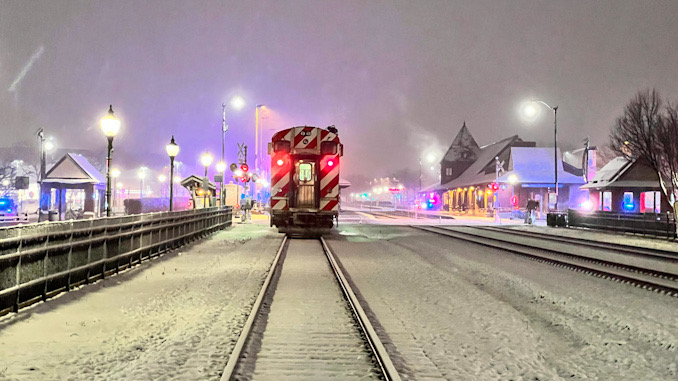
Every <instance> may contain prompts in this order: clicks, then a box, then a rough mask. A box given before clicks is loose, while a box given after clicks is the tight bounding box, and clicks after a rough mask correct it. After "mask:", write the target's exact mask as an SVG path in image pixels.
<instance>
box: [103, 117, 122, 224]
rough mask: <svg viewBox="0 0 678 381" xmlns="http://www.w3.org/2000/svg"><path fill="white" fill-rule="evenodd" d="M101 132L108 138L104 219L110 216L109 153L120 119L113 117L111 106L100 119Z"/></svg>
mask: <svg viewBox="0 0 678 381" xmlns="http://www.w3.org/2000/svg"><path fill="white" fill-rule="evenodd" d="M101 130H102V131H103V132H104V135H106V138H108V154H107V155H106V217H110V216H111V151H113V138H114V137H115V135H116V134H117V133H118V131H120V119H118V118H116V116H115V115H113V105H110V106H109V108H108V114H107V115H106V116H104V117H103V118H102V119H101Z"/></svg>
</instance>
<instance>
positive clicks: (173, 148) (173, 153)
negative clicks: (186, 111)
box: [165, 135, 179, 212]
mask: <svg viewBox="0 0 678 381" xmlns="http://www.w3.org/2000/svg"><path fill="white" fill-rule="evenodd" d="M165 150H166V151H167V156H169V158H170V177H169V186H170V193H169V210H170V212H171V211H172V200H173V198H174V181H175V180H174V158H175V157H177V155H178V154H179V145H177V143H175V142H174V135H172V140H170V142H169V144H168V145H166V146H165Z"/></svg>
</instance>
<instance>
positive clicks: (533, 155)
mask: <svg viewBox="0 0 678 381" xmlns="http://www.w3.org/2000/svg"><path fill="white" fill-rule="evenodd" d="M561 157H562V156H561V155H560V149H559V150H558V158H561ZM553 161H554V157H553V148H549V147H511V159H510V162H509V166H508V168H509V170H508V171H506V172H504V173H503V174H502V175H501V176H499V179H498V181H499V182H500V183H508V182H509V178H511V177H512V176H515V181H516V183H517V184H524V183H536V184H549V183H550V184H553V181H554V178H553V174H554V164H553ZM585 182H586V181H584V178H583V177H580V176H575V175H573V174H571V173H569V172H567V171H565V170H564V169H563V162H562V160H558V183H559V184H584V183H585Z"/></svg>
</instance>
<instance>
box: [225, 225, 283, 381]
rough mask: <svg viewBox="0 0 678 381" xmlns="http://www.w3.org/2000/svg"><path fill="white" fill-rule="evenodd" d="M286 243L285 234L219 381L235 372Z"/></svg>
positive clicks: (226, 380) (230, 376) (226, 378)
mask: <svg viewBox="0 0 678 381" xmlns="http://www.w3.org/2000/svg"><path fill="white" fill-rule="evenodd" d="M286 244H287V236H285V238H283V241H282V243H281V244H280V249H278V253H277V254H276V255H275V258H274V259H273V263H271V268H270V270H269V271H268V275H267V276H266V279H265V280H264V284H263V285H262V286H261V290H260V291H259V295H257V299H256V300H255V301H254V305H253V306H252V310H251V311H250V315H249V316H248V317H247V320H246V321H245V325H244V326H243V329H242V331H241V332H240V336H239V337H238V341H237V342H236V343H235V347H234V348H233V351H232V352H231V355H230V356H229V358H228V362H226V367H225V368H224V372H223V373H222V374H221V381H229V380H231V378H232V377H233V373H234V372H235V368H236V366H237V365H238V361H239V360H240V357H241V356H242V354H243V351H244V350H245V344H246V343H247V339H248V338H249V336H250V334H251V333H252V327H254V320H255V319H256V317H257V315H259V311H260V310H261V305H262V302H263V300H264V297H265V296H266V294H267V293H268V291H269V290H268V289H269V286H270V285H271V279H272V278H273V275H274V274H275V272H276V271H278V262H280V257H281V256H282V253H283V251H284V250H285V249H286V247H287V246H286Z"/></svg>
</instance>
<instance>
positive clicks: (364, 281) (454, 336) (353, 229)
mask: <svg viewBox="0 0 678 381" xmlns="http://www.w3.org/2000/svg"><path fill="white" fill-rule="evenodd" d="M341 230H342V231H341V233H340V234H337V235H336V236H335V237H334V238H333V239H332V240H330V241H329V244H330V246H331V247H332V248H333V249H334V250H335V252H336V253H337V255H338V256H339V258H340V260H341V261H342V264H343V266H344V267H345V268H346V270H347V272H348V273H349V274H350V277H351V278H352V281H353V282H354V283H355V285H356V286H357V289H358V290H359V292H360V293H361V295H362V297H363V298H364V299H365V300H366V303H367V304H368V305H369V310H370V311H371V313H372V314H373V315H374V316H375V318H376V320H377V321H378V324H377V327H378V328H377V329H378V330H379V331H380V334H381V335H382V336H383V338H384V340H385V341H387V342H388V341H390V342H391V343H392V345H389V346H388V347H389V348H390V349H391V350H393V351H394V352H395V353H393V354H392V356H393V357H394V358H395V360H394V361H396V366H397V367H398V368H399V370H400V371H401V372H402V374H403V376H404V378H409V379H423V378H434V377H435V371H437V372H438V373H439V375H440V377H441V378H444V379H448V380H494V379H502V380H504V379H505V380H519V379H523V380H550V379H584V378H592V379H610V380H611V379H614V380H620V379H623V380H667V379H677V378H678V369H677V367H678V360H677V359H676V358H678V356H677V353H676V347H677V346H678V302H677V300H676V298H672V297H668V296H664V295H660V294H657V293H652V292H648V291H646V290H642V289H637V288H634V287H631V286H627V285H622V284H619V283H615V282H612V281H609V280H604V279H599V278H595V277H591V276H586V275H584V274H581V273H577V272H572V271H570V270H565V269H561V268H557V267H553V266H549V265H544V264H540V263H537V262H534V261H530V260H527V259H524V258H520V257H516V256H513V255H510V254H508V253H503V252H494V251H490V250H488V249H487V248H484V247H479V246H474V245H469V244H465V243H462V242H460V241H455V240H452V239H450V238H446V237H442V236H438V235H434V234H428V233H424V232H419V231H414V230H413V229H409V228H405V227H402V228H398V227H387V226H375V225H362V226H355V225H353V226H348V225H347V226H344V227H342V228H341Z"/></svg>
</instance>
